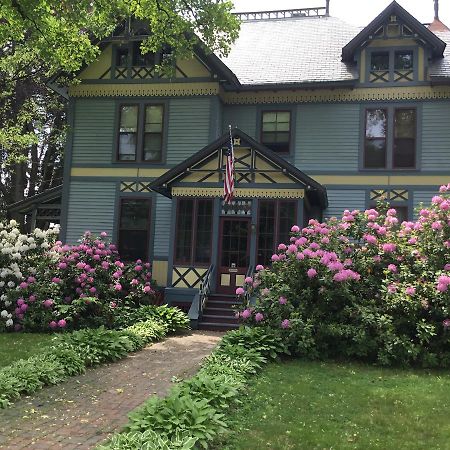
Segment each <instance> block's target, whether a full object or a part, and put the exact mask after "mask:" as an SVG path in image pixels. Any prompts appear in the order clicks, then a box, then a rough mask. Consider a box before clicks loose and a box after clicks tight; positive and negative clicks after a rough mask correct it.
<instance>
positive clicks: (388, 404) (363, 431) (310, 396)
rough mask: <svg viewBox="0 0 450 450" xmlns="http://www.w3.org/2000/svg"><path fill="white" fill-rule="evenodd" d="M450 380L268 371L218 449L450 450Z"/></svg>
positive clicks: (337, 369) (342, 370)
mask: <svg viewBox="0 0 450 450" xmlns="http://www.w3.org/2000/svg"><path fill="white" fill-rule="evenodd" d="M449 392H450V375H449V374H445V373H444V372H428V371H426V370H403V369H384V368H379V367H371V366H365V365H362V364H356V363H334V362H326V363H323V362H307V361H287V362H283V363H280V364H272V365H270V366H268V367H267V369H266V370H265V371H264V372H263V374H262V375H260V376H259V377H258V379H256V381H255V382H254V383H253V384H252V385H251V386H249V388H248V390H247V394H248V396H246V397H245V399H243V400H244V401H243V405H244V406H242V407H241V409H240V410H239V411H237V412H236V413H235V416H234V417H233V419H234V423H235V425H234V429H232V430H231V433H230V434H228V435H227V436H226V437H225V441H224V442H221V443H220V444H219V445H218V446H217V447H215V448H217V449H221V450H250V449H252V450H256V449H258V450H260V449H277V450H281V449H283V450H289V449H302V450H303V449H408V450H414V449H424V448H430V449H431V448H432V449H450V421H449V416H450V395H449Z"/></svg>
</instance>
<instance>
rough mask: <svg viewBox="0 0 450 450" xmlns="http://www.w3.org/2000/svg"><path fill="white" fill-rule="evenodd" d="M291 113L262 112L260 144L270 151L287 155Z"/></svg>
mask: <svg viewBox="0 0 450 450" xmlns="http://www.w3.org/2000/svg"><path fill="white" fill-rule="evenodd" d="M290 136H291V113H290V112H289V111H264V112H263V113H262V126H261V142H262V143H263V144H264V145H266V146H267V147H269V148H270V149H271V150H273V151H275V152H280V153H289V147H290Z"/></svg>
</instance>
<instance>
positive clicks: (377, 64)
mask: <svg viewBox="0 0 450 450" xmlns="http://www.w3.org/2000/svg"><path fill="white" fill-rule="evenodd" d="M370 67H371V69H372V70H389V52H374V53H372V57H371V59H370Z"/></svg>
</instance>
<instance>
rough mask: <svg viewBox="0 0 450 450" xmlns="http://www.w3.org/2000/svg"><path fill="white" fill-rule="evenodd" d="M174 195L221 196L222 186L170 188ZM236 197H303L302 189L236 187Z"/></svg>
mask: <svg viewBox="0 0 450 450" xmlns="http://www.w3.org/2000/svg"><path fill="white" fill-rule="evenodd" d="M172 195H173V196H174V197H222V196H223V188H202V187H201V186H199V187H198V188H182V187H180V188H172ZM234 196H235V197H237V198H249V197H250V198H304V196H305V191H304V189H276V188H275V189H261V188H237V189H235V191H234Z"/></svg>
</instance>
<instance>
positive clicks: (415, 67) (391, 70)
mask: <svg viewBox="0 0 450 450" xmlns="http://www.w3.org/2000/svg"><path fill="white" fill-rule="evenodd" d="M402 52H412V54H413V67H412V71H413V79H412V80H411V81H409V80H408V81H401V80H398V81H395V53H402ZM373 53H388V54H389V69H386V71H389V81H385V82H381V83H374V82H371V81H370V72H371V71H372V54H373ZM417 83H420V82H419V47H418V46H414V45H405V46H398V47H367V48H366V61H365V79H364V80H362V83H361V84H363V85H364V86H366V87H369V86H370V87H376V88H380V87H385V86H391V87H392V86H410V85H411V84H417Z"/></svg>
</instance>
